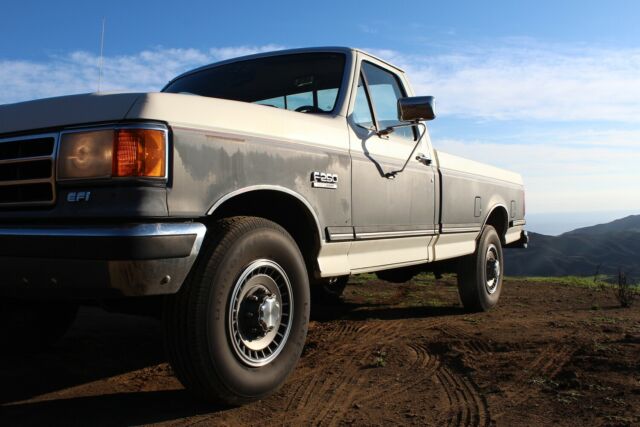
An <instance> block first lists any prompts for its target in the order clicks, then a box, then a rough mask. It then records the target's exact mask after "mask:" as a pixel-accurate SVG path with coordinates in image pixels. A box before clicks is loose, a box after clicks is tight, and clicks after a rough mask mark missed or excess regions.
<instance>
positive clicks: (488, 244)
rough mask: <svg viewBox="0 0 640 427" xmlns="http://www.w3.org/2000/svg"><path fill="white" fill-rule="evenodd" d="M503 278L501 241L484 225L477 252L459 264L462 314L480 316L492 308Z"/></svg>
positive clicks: (488, 226)
mask: <svg viewBox="0 0 640 427" xmlns="http://www.w3.org/2000/svg"><path fill="white" fill-rule="evenodd" d="M494 259H495V260H497V265H496V263H495V261H494ZM503 276H504V258H503V256H502V245H501V243H500V237H498V233H497V232H496V230H495V228H493V227H492V226H490V225H487V226H486V227H485V228H484V230H483V231H482V235H481V236H480V239H479V241H478V247H477V249H476V252H475V253H474V254H473V255H469V256H466V257H464V258H462V259H461V260H460V265H459V269H458V292H459V294H460V301H461V302H462V305H463V306H464V308H465V310H467V311H469V312H479V311H488V310H490V309H491V308H493V307H495V305H496V304H497V303H498V300H499V299H500V292H501V291H502V279H503Z"/></svg>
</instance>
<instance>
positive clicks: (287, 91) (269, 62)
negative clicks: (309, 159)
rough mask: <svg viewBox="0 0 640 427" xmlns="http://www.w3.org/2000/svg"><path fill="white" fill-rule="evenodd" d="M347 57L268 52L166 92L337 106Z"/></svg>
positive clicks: (308, 107)
mask: <svg viewBox="0 0 640 427" xmlns="http://www.w3.org/2000/svg"><path fill="white" fill-rule="evenodd" d="M345 62H346V57H345V55H344V54H343V53H336V52H310V53H297V54H286V55H276V56H266V57H261V58H256V59H249V60H244V61H238V62H231V63H228V64H221V65H218V66H213V67H210V68H205V69H203V70H201V71H197V72H195V73H191V74H187V75H185V76H183V77H180V78H178V79H177V80H175V81H173V82H170V83H169V84H168V85H167V86H166V87H165V88H164V89H163V92H169V93H190V94H194V95H201V96H208V97H212V98H222V99H230V100H234V101H243V102H251V103H255V104H261V105H267V106H270V107H274V108H282V109H286V110H292V111H300V112H304V113H331V112H333V110H334V109H335V108H336V101H337V100H338V96H339V94H340V93H339V92H340V87H341V85H342V80H343V78H344V67H345Z"/></svg>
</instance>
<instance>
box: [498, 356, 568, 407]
mask: <svg viewBox="0 0 640 427" xmlns="http://www.w3.org/2000/svg"><path fill="white" fill-rule="evenodd" d="M575 351H576V350H575V349H572V348H571V346H569V345H566V344H550V345H547V346H546V347H545V348H544V349H543V350H542V351H541V352H540V353H539V354H538V356H537V357H536V358H534V360H533V361H532V362H531V363H530V364H528V365H527V366H525V367H523V368H522V369H521V370H520V371H519V372H520V374H519V375H516V376H515V378H514V379H513V381H512V383H511V384H509V385H506V386H504V387H502V391H503V392H504V393H505V395H506V396H508V397H510V399H511V402H512V405H515V406H517V405H520V404H522V403H524V402H525V401H526V400H527V399H529V398H530V395H531V393H532V392H533V393H536V392H537V391H536V390H535V389H533V388H532V387H531V382H532V380H533V379H534V378H545V377H546V378H553V377H554V376H555V375H557V374H558V372H560V370H562V368H563V367H564V366H565V365H566V364H567V363H568V362H569V360H571V357H572V356H573V354H574V353H575ZM504 414H505V411H502V412H500V413H497V414H495V416H494V419H498V418H500V417H502V416H503V415H504Z"/></svg>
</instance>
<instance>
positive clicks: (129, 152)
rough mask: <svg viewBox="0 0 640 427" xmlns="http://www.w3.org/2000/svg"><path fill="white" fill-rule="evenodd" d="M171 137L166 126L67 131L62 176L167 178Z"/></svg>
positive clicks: (60, 159) (61, 154)
mask: <svg viewBox="0 0 640 427" xmlns="http://www.w3.org/2000/svg"><path fill="white" fill-rule="evenodd" d="M166 157H167V138H166V131H165V130H162V129H144V128H137V127H136V128H127V127H124V128H120V129H118V128H116V129H102V130H92V131H78V132H75V131H73V132H65V133H63V134H62V138H61V141H60V150H59V154H58V179H61V180H65V179H98V178H111V177H142V178H164V177H165V175H166Z"/></svg>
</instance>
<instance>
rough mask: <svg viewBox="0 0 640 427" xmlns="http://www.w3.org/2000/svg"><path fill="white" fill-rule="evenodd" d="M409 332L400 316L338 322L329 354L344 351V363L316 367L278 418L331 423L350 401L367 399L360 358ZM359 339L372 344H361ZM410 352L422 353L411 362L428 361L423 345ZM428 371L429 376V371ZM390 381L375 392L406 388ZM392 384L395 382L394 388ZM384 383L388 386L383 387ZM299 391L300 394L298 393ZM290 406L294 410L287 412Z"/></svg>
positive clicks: (432, 323)
mask: <svg viewBox="0 0 640 427" xmlns="http://www.w3.org/2000/svg"><path fill="white" fill-rule="evenodd" d="M442 322H443V320H441V319H434V320H433V321H430V322H428V324H427V325H421V327H423V328H424V327H427V328H433V327H435V326H437V325H439V324H441V323H442ZM412 332H413V331H412V330H411V329H407V328H406V322H405V321H403V320H399V321H395V320H375V321H370V322H369V323H366V324H362V325H353V324H342V325H339V326H338V327H336V328H335V329H334V330H333V331H331V332H330V333H329V334H328V335H327V336H328V337H329V338H330V340H331V341H332V344H333V345H334V346H333V347H332V348H331V352H332V354H333V356H334V357H335V356H336V355H338V354H342V355H345V360H344V363H340V364H334V365H329V366H326V367H323V368H321V369H320V370H319V371H318V370H316V371H315V372H314V374H313V379H310V380H305V384H304V385H303V386H301V387H300V388H298V389H296V392H295V393H294V396H292V399H293V400H295V401H296V402H297V404H292V405H288V406H287V407H288V408H289V409H288V410H287V411H286V412H287V414H285V415H283V417H282V418H281V422H283V423H284V424H286V425H299V423H301V422H304V423H308V424H312V425H335V424H336V423H337V422H339V421H340V419H341V418H342V417H343V416H344V415H345V414H346V413H347V412H348V410H349V409H350V408H351V407H352V406H353V403H354V402H356V401H358V402H359V401H363V400H365V399H366V400H369V399H367V397H369V396H370V393H369V390H367V387H365V383H366V382H367V380H368V379H369V375H367V374H366V373H363V371H362V362H363V361H365V360H367V358H369V357H370V356H371V354H372V352H373V350H375V349H379V348H381V347H383V346H384V345H387V344H388V343H389V342H393V341H396V340H397V339H398V338H399V337H402V336H407V335H411V333H412ZM363 343H372V344H368V345H363ZM414 352H416V354H417V353H418V352H422V353H423V354H421V355H420V356H416V361H415V362H414V364H417V365H419V364H420V363H423V362H421V361H424V362H428V361H431V359H430V358H429V356H425V355H426V354H427V353H426V349H421V348H420V347H418V350H417V351H416V350H415V349H414ZM431 363H433V362H431ZM430 375H431V376H432V375H433V373H431V374H430ZM424 378H425V376H422V379H424ZM422 379H421V380H415V381H414V383H415V384H419V383H420V382H421V381H422ZM392 383H393V382H392V381H387V382H385V383H384V384H376V388H377V389H378V388H379V389H380V390H382V391H381V392H380V393H376V396H378V395H381V394H385V395H387V394H388V393H391V394H397V393H400V392H402V391H404V390H406V389H408V388H409V387H407V386H406V385H403V386H401V387H400V388H401V389H398V385H397V384H392ZM393 385H395V386H396V387H395V389H394V387H393ZM387 386H391V387H389V388H387ZM403 389H404V390H403ZM301 392H302V396H303V397H302V398H300V397H299V396H300V394H301ZM371 400H373V399H371ZM310 409H311V410H310ZM292 410H295V414H292V413H291V412H292ZM310 413H311V414H310ZM309 415H312V416H311V417H310V416H309Z"/></svg>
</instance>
